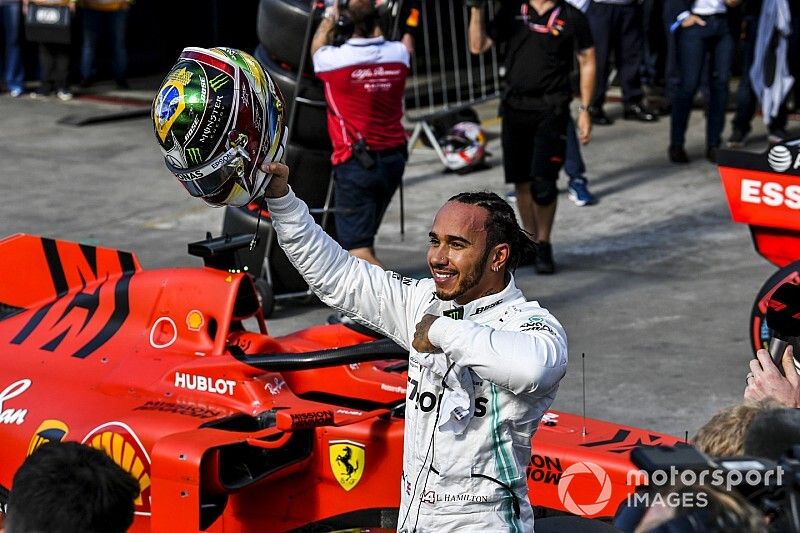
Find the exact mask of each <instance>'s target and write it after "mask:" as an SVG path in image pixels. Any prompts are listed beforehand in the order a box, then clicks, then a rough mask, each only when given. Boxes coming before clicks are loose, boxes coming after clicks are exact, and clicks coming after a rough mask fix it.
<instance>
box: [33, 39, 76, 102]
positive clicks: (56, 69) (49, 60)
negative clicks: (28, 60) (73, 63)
mask: <svg viewBox="0 0 800 533" xmlns="http://www.w3.org/2000/svg"><path fill="white" fill-rule="evenodd" d="M69 52H70V45H68V44H53V43H39V69H40V70H41V81H42V86H41V88H40V89H39V92H40V93H42V94H47V93H50V92H52V91H53V90H54V89H55V90H57V91H62V90H63V91H66V90H67V89H68V88H69V83H68V82H67V77H68V76H69Z"/></svg>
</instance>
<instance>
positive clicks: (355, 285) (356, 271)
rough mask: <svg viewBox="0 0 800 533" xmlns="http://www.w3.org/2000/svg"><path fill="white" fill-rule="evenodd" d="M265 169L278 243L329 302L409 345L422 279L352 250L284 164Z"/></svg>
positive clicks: (274, 164) (319, 294)
mask: <svg viewBox="0 0 800 533" xmlns="http://www.w3.org/2000/svg"><path fill="white" fill-rule="evenodd" d="M262 169H263V170H266V171H267V172H271V173H273V178H272V179H271V180H270V183H269V186H268V187H267V190H266V191H265V196H266V197H267V205H268V208H269V211H270V217H271V220H272V225H273V227H274V228H275V233H276V235H277V237H278V242H279V244H280V245H281V247H282V248H283V250H284V252H285V253H286V256H287V257H288V258H289V261H290V262H291V263H292V264H293V265H294V267H295V268H296V269H297V270H298V272H300V274H301V275H302V276H303V279H305V280H306V282H307V283H308V286H309V287H310V288H311V289H312V290H313V291H314V293H315V294H316V295H317V296H318V297H319V298H320V299H321V300H322V301H323V302H324V303H325V304H327V305H329V306H331V307H334V308H336V309H340V310H342V311H344V312H346V313H348V314H349V315H351V316H353V317H355V318H356V319H357V320H358V321H359V322H361V323H364V324H366V325H368V326H370V327H371V328H373V329H376V330H378V331H380V332H382V333H384V334H385V335H386V336H388V337H390V338H391V339H392V340H394V341H395V342H397V343H398V344H400V345H401V346H404V347H407V346H409V345H410V342H409V339H408V330H409V328H408V322H409V320H410V318H409V314H408V313H409V312H408V311H407V309H410V305H409V300H410V299H411V298H412V296H413V290H412V288H413V287H414V286H415V285H416V284H417V283H418V281H417V280H412V279H410V278H403V277H402V276H400V275H399V274H397V273H395V272H389V271H385V270H383V269H382V268H380V267H377V266H375V265H371V264H370V263H368V262H366V261H364V260H362V259H358V258H356V257H353V256H351V255H350V254H348V253H347V251H345V250H344V249H342V247H341V246H339V244H338V243H337V242H336V241H334V240H333V239H332V238H331V237H330V236H329V235H328V234H327V233H325V232H324V231H323V230H322V228H320V227H319V226H318V225H317V224H316V222H314V219H313V218H312V217H311V215H310V214H309V212H308V206H306V204H305V203H303V202H302V201H301V200H300V199H299V198H297V197H296V196H295V195H294V193H293V192H292V191H291V189H290V188H289V186H288V175H289V170H288V168H287V167H286V165H283V164H281V163H270V164H269V166H268V167H266V168H264V167H262Z"/></svg>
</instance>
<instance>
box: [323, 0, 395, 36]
mask: <svg viewBox="0 0 800 533" xmlns="http://www.w3.org/2000/svg"><path fill="white" fill-rule="evenodd" d="M334 4H335V5H336V6H337V8H338V10H339V17H338V18H337V19H336V23H335V25H334V29H333V42H332V44H333V45H334V46H341V45H343V44H344V43H345V41H347V39H349V38H350V37H352V36H353V32H354V31H355V24H353V19H352V18H351V17H350V14H349V13H348V11H347V8H348V6H349V4H350V1H349V0H325V6H326V7H330V6H333V5H334ZM400 6H401V2H400V1H399V0H376V1H375V9H376V11H377V24H378V26H379V27H380V28H381V31H382V33H383V35H384V37H386V39H389V40H394V39H398V38H399V36H396V35H392V33H393V30H394V28H396V26H397V25H396V24H395V19H396V18H397V17H398V16H399V8H400Z"/></svg>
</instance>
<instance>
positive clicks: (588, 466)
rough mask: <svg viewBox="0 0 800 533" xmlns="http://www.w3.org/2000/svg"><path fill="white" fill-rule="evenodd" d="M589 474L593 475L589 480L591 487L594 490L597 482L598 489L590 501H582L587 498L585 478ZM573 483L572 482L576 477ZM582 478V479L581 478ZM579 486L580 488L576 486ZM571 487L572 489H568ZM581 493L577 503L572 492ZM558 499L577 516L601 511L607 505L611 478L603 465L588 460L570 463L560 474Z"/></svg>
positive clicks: (609, 497) (590, 514)
mask: <svg viewBox="0 0 800 533" xmlns="http://www.w3.org/2000/svg"><path fill="white" fill-rule="evenodd" d="M587 475H589V476H592V477H594V480H593V481H592V482H591V489H592V490H594V487H595V484H599V486H600V490H599V492H598V494H597V497H596V498H595V500H594V502H592V503H584V501H585V500H591V497H589V498H587V497H586V496H587V490H586V483H585V482H584V481H585V478H586V477H588V476H587ZM576 478H577V479H580V481H577V483H576V484H575V485H573V482H574V481H576V480H577V479H576ZM581 478H583V479H581ZM578 486H580V489H579V488H578ZM570 487H572V490H570ZM578 493H580V495H581V499H580V501H581V503H577V502H576V501H575V499H574V498H573V494H578ZM558 499H559V500H561V503H562V504H563V505H564V508H565V509H566V510H567V511H569V512H570V513H572V514H574V515H578V516H592V515H596V514H598V513H599V512H600V511H602V510H603V509H604V508H605V507H606V505H608V502H609V500H610V499H611V478H609V477H608V473H607V472H606V471H605V470H604V469H603V467H601V466H599V465H596V464H594V463H589V462H579V463H575V464H573V465H570V466H569V467H568V468H567V469H566V470H564V473H563V474H561V479H560V480H559V481H558Z"/></svg>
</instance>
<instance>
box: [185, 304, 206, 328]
mask: <svg viewBox="0 0 800 533" xmlns="http://www.w3.org/2000/svg"><path fill="white" fill-rule="evenodd" d="M204 322H205V320H204V319H203V313H201V312H200V311H198V310H197V309H192V310H191V311H189V314H188V315H186V327H187V328H189V331H199V330H200V328H202V327H203V323H204Z"/></svg>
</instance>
